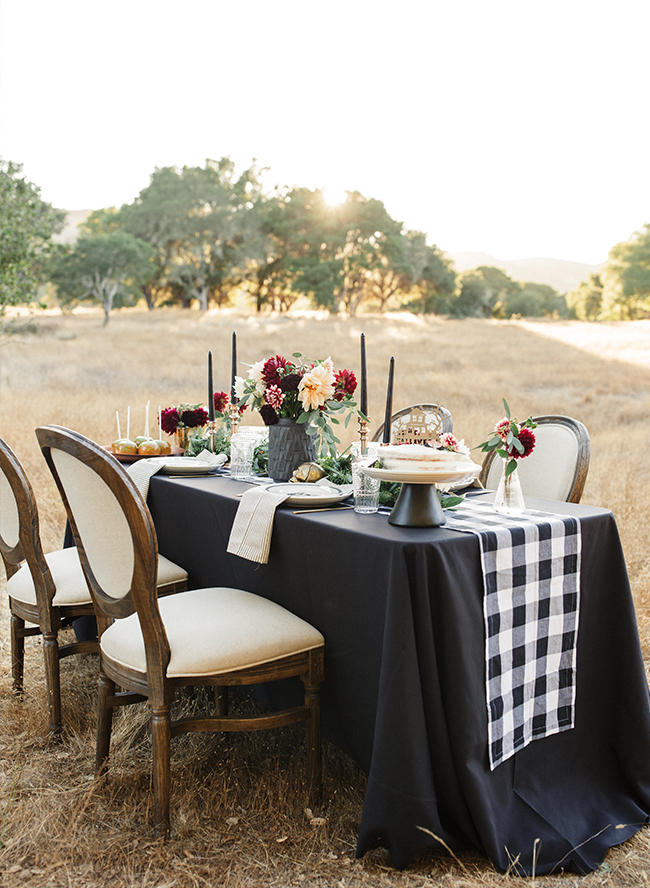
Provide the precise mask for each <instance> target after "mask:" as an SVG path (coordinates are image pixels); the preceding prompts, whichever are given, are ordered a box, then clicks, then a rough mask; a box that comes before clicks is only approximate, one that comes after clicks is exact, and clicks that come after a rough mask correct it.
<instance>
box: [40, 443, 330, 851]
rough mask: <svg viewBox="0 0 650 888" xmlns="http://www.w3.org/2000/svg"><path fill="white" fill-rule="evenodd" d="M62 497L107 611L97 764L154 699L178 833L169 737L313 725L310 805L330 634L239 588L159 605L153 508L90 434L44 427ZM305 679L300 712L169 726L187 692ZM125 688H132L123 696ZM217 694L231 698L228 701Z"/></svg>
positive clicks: (160, 759) (163, 807) (160, 810)
mask: <svg viewBox="0 0 650 888" xmlns="http://www.w3.org/2000/svg"><path fill="white" fill-rule="evenodd" d="M36 435H37V437H38V441H39V443H40V445H41V449H42V451H43V454H44V456H45V459H46V461H47V464H48V466H49V467H50V470H51V471H52V474H53V476H54V479H55V481H56V483H57V486H58V488H59V492H60V493H61V496H62V498H63V502H64V504H65V507H66V511H67V513H68V518H69V521H70V526H71V528H72V532H73V535H74V538H75V542H76V544H77V547H78V549H79V555H80V559H81V564H82V567H83V570H84V573H85V575H86V578H87V580H88V584H89V586H90V590H91V593H92V596H93V601H94V603H95V608H96V610H97V623H98V628H99V634H100V641H99V643H100V678H99V705H98V726H97V757H96V766H97V769H98V771H99V770H101V769H102V768H103V766H104V764H105V761H106V759H107V757H108V752H109V746H110V734H111V720H112V712H113V709H114V708H115V707H116V706H120V705H124V704H128V703H133V702H138V701H140V700H143V699H147V700H148V701H149V705H150V707H151V712H152V719H151V729H152V740H153V744H152V756H153V792H154V828H155V831H156V834H158V835H162V836H166V835H167V834H168V833H169V794H170V741H171V738H172V737H174V736H177V735H179V734H183V733H187V732H189V731H208V730H209V731H214V730H217V731H253V730H259V729H262V728H268V727H273V726H277V725H284V724H289V723H290V722H297V721H305V722H306V724H307V741H308V753H309V763H308V778H309V789H310V795H311V796H312V798H314V799H315V798H317V797H318V796H319V794H320V786H321V753H320V748H321V747H320V709H319V685H320V682H321V680H322V673H323V644H324V642H323V636H322V635H321V634H320V632H318V630H316V629H314V627H313V626H310V625H309V624H308V623H306V622H305V621H304V620H301V619H300V618H299V617H297V616H295V615H294V614H291V613H289V611H286V610H285V609H284V608H282V607H280V606H279V605H277V604H274V603H273V602H271V601H269V600H267V599H265V598H263V597H261V596H259V595H252V594H251V593H249V592H245V591H243V590H241V589H228V588H223V587H219V588H208V589H194V590H191V591H189V592H181V593H179V594H177V595H169V596H166V597H163V598H158V596H157V594H156V574H157V563H158V559H157V555H158V545H157V540H156V531H155V528H154V525H153V521H152V519H151V515H150V513H149V510H148V508H147V505H146V503H145V501H144V499H143V498H142V495H141V493H140V491H139V490H138V488H137V487H136V486H135V484H134V483H133V481H132V479H131V478H130V477H129V475H128V474H127V473H126V472H125V471H124V470H123V469H122V467H121V466H120V464H119V463H118V462H117V461H116V460H115V459H113V457H111V456H110V455H109V454H107V453H106V451H104V450H103V448H101V447H99V446H98V445H97V444H95V443H93V442H92V441H89V440H88V439H87V438H85V437H84V436H83V435H80V434H79V433H77V432H73V431H71V430H70V429H65V428H62V427H60V426H46V427H43V428H39V429H37V430H36ZM290 676H300V678H301V680H302V682H303V685H304V689H305V702H304V705H302V706H297V707H294V708H293V709H289V710H284V711H282V712H274V713H271V714H264V715H262V716H255V717H246V718H240V717H237V716H229V715H228V714H227V713H225V712H224V711H223V710H222V709H221V708H220V709H219V710H218V711H217V714H216V716H205V717H192V718H185V719H180V720H178V721H174V722H172V721H171V718H170V705H171V703H172V700H173V698H174V694H175V691H176V689H177V688H178V687H182V686H184V685H212V686H214V687H215V688H218V689H222V688H225V687H227V686H229V685H250V684H258V683H261V682H264V681H273V680H275V679H280V678H288V677H290ZM116 686H117V687H119V688H122V689H123V690H122V691H120V692H118V691H117V690H116ZM219 699H222V698H221V697H219Z"/></svg>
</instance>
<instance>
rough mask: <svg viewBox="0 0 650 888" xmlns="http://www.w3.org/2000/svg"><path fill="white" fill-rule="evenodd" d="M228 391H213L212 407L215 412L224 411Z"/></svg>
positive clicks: (227, 399)
mask: <svg viewBox="0 0 650 888" xmlns="http://www.w3.org/2000/svg"><path fill="white" fill-rule="evenodd" d="M229 400H230V399H229V398H228V393H227V392H215V393H214V409H215V411H216V412H217V413H225V410H226V407H227V406H228V402H229Z"/></svg>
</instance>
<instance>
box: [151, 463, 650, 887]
mask: <svg viewBox="0 0 650 888" xmlns="http://www.w3.org/2000/svg"><path fill="white" fill-rule="evenodd" d="M245 489H247V487H246V486H245V485H244V484H242V483H240V482H236V481H233V480H231V479H229V478H226V477H209V478H195V479H180V480H179V479H170V478H164V477H159V476H155V477H154V478H152V479H151V487H150V493H149V506H150V509H151V512H152V515H153V518H154V522H155V524H156V528H157V532H158V540H159V547H160V551H161V552H162V553H163V554H164V555H166V556H167V557H168V558H171V559H172V560H173V561H175V562H177V563H178V564H181V565H182V566H183V567H185V568H186V569H187V570H188V572H189V575H190V588H192V587H200V586H213V585H223V586H236V587H240V588H242V589H246V590H249V591H251V592H256V593H258V594H261V595H264V596H265V597H267V598H270V599H272V600H273V601H277V602H279V603H280V604H282V605H284V606H285V607H287V608H288V609H290V610H291V611H293V612H294V613H296V614H298V615H299V616H301V617H303V618H304V619H306V620H308V621H309V622H310V623H312V624H313V625H314V626H316V627H317V628H318V629H319V630H320V631H321V632H322V633H323V635H324V636H325V641H326V647H325V650H326V666H325V668H326V672H325V682H324V684H323V686H322V702H323V732H324V735H325V736H326V737H327V738H328V739H329V740H331V741H332V742H333V743H335V744H336V745H337V746H339V747H340V748H341V749H343V750H344V751H346V752H347V753H349V754H350V755H351V756H353V757H354V758H355V759H356V760H357V761H358V762H359V764H360V765H361V766H362V767H363V768H364V770H365V771H366V772H367V774H368V787H367V791H366V795H365V800H364V807H363V815H362V821H361V828H360V834H359V841H358V846H357V853H358V855H359V856H360V855H363V854H364V853H365V852H366V851H368V850H369V849H371V848H374V847H379V846H382V847H386V848H388V849H389V851H390V853H391V856H392V860H393V863H394V864H395V865H396V866H397V867H404V866H406V865H407V864H408V863H409V861H411V860H412V858H413V856H414V855H415V854H416V853H417V852H418V851H420V850H422V849H423V848H425V847H428V846H432V845H436V844H437V843H436V841H435V839H434V838H432V836H431V835H430V834H428V833H425V832H423V831H422V830H421V829H419V828H418V827H423V828H424V829H426V830H428V831H429V832H430V833H433V834H434V835H435V836H437V837H439V838H440V839H441V840H442V841H443V842H444V843H446V844H447V845H448V846H449V847H450V848H452V849H454V850H457V849H461V848H467V847H475V848H478V849H482V850H483V851H484V852H485V853H487V854H488V855H489V857H490V858H491V860H492V861H493V863H494V864H495V865H496V866H497V867H499V868H501V869H504V870H505V869H507V868H508V867H509V866H510V864H511V863H512V861H513V860H515V859H517V860H518V866H517V867H515V869H516V870H517V871H520V872H526V873H530V872H531V869H532V867H533V860H534V859H536V865H535V869H536V872H537V873H539V874H542V873H546V872H550V871H560V870H562V869H565V870H575V871H578V872H586V871H589V870H591V869H593V868H594V867H596V866H598V864H599V863H600V862H601V861H602V859H603V857H604V855H605V853H606V851H607V849H608V848H609V847H611V846H612V845H615V844H618V843H619V842H622V841H624V840H625V839H627V838H629V837H630V836H631V835H633V834H634V833H635V832H636V831H637V830H638V829H639V828H640V826H641V825H642V824H643V823H644V822H645V820H646V818H647V817H648V815H649V814H650V705H649V696H648V686H647V682H646V678H645V672H644V667H643V661H642V658H641V652H640V646H639V638H638V632H637V627H636V620H635V614H634V608H633V603H632V598H631V594H630V588H629V584H628V579H627V573H626V568H625V563H624V559H623V554H622V550H621V546H620V541H619V537H618V531H617V528H616V523H615V521H614V518H613V516H612V514H611V513H610V512H608V511H606V510H603V509H596V508H593V507H589V506H583V505H572V504H565V503H562V504H560V503H550V502H545V501H543V500H529V503H530V505H531V507H534V508H538V509H543V510H546V511H560V512H563V513H566V514H572V515H576V516H578V517H579V518H580V519H581V524H582V535H583V536H582V546H583V555H582V572H581V586H582V601H581V613H580V626H579V635H578V666H577V682H578V684H577V701H576V727H575V729H574V730H570V731H566V732H564V733H561V734H557V735H555V736H552V737H549V738H547V739H544V740H538V741H535V742H533V743H531V744H530V745H529V746H528V747H527V748H525V749H524V750H522V751H520V752H519V753H517V754H516V755H515V756H514V757H513V758H512V759H510V760H508V761H507V762H505V763H503V764H502V765H500V766H499V767H497V768H496V769H495V770H494V771H492V772H491V771H490V770H489V766H488V757H487V734H486V731H487V724H486V706H485V638H484V628H483V611H482V588H483V587H482V577H481V569H480V561H479V548H478V540H477V538H476V537H474V536H471V535H468V534H461V533H455V532H453V531H450V530H447V529H445V528H444V527H442V528H426V529H424V528H422V529H420V528H400V527H393V526H392V525H390V524H388V520H387V516H386V515H382V514H375V515H356V514H355V513H354V512H352V511H349V512H314V513H313V514H308V515H305V514H303V515H294V514H293V513H292V509H291V508H290V507H287V506H282V507H280V508H279V509H278V510H277V512H276V517H275V524H274V530H273V539H272V544H271V556H270V560H269V563H268V564H266V565H259V564H254V563H252V562H249V561H245V560H243V559H241V558H238V557H237V556H234V555H228V554H227V553H226V545H227V542H228V537H229V535H230V529H231V527H232V523H233V519H234V516H235V512H236V509H237V505H238V503H239V500H238V499H237V496H236V495H237V494H238V493H241V492H242V491H243V490H245ZM269 687H270V686H269ZM299 693H300V688H299V685H296V686H291V687H287V686H286V685H285V686H283V687H276V686H274V687H273V688H272V689H270V690H269V699H270V700H271V702H272V703H273V704H275V705H279V704H280V703H286V699H287V697H291V696H293V695H296V696H298V695H299Z"/></svg>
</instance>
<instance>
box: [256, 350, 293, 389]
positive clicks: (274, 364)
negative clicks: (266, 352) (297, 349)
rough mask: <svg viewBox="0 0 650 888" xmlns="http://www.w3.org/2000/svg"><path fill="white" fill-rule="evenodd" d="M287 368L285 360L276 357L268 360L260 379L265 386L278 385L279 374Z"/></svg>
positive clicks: (278, 356)
mask: <svg viewBox="0 0 650 888" xmlns="http://www.w3.org/2000/svg"><path fill="white" fill-rule="evenodd" d="M286 368H287V359H286V358H283V357H281V356H280V355H276V356H275V357H274V358H269V359H268V361H267V362H266V363H265V364H264V367H263V368H262V379H263V380H264V382H265V383H266V384H267V385H280V379H281V377H280V373H284V371H285V370H286Z"/></svg>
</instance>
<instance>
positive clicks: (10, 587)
mask: <svg viewBox="0 0 650 888" xmlns="http://www.w3.org/2000/svg"><path fill="white" fill-rule="evenodd" d="M0 552H1V553H2V559H3V561H4V564H5V570H6V573H7V593H8V595H9V610H10V612H11V668H12V678H13V688H14V692H15V693H22V690H23V672H24V660H25V638H27V637H29V636H31V635H42V636H43V657H44V665H45V683H46V687H47V700H48V710H49V730H50V731H51V732H52V733H56V732H58V731H60V730H61V727H62V722H61V681H60V674H59V661H60V660H62V659H63V658H64V657H68V656H70V654H80V653H90V652H93V651H97V642H93V641H81V642H73V643H70V644H62V645H60V644H59V636H58V634H59V630H61V629H62V628H64V627H67V626H69V625H71V623H72V621H73V620H75V619H77V618H78V617H83V616H86V617H88V616H92V615H93V614H94V610H93V605H92V601H91V598H90V592H89V590H88V585H87V583H86V578H85V577H84V574H83V571H82V569H81V564H80V562H79V554H78V552H77V549H76V548H75V547H72V548H68V549H61V550H60V551H58V552H51V553H49V554H47V555H45V554H44V552H43V547H42V545H41V538H40V533H39V520H38V508H37V505H36V499H35V497H34V491H33V490H32V485H31V484H30V483H29V478H28V477H27V475H26V473H25V470H24V469H23V467H22V465H21V464H20V461H19V460H18V457H17V456H16V455H15V453H14V452H13V451H12V449H11V448H10V447H9V445H8V444H6V443H5V441H3V440H2V439H0ZM25 622H27V623H30V624H31V625H30V626H28V627H26V626H25Z"/></svg>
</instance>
